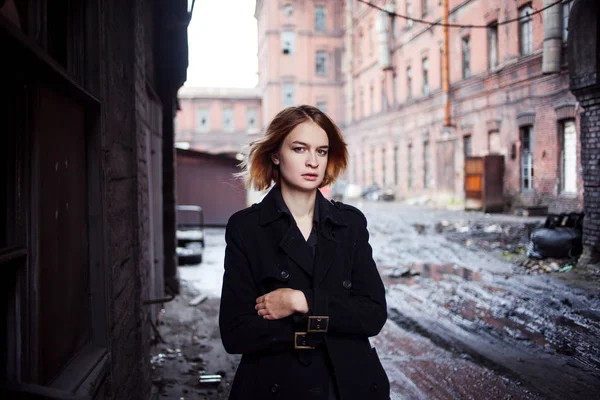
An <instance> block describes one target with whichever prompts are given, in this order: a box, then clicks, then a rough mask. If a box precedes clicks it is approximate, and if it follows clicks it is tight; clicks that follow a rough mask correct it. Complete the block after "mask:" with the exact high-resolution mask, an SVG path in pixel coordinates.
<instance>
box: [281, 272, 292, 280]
mask: <svg viewBox="0 0 600 400" xmlns="http://www.w3.org/2000/svg"><path fill="white" fill-rule="evenodd" d="M279 276H281V277H282V278H283V279H288V278H289V277H290V273H289V272H287V271H285V270H284V271H281V272H280V273H279Z"/></svg>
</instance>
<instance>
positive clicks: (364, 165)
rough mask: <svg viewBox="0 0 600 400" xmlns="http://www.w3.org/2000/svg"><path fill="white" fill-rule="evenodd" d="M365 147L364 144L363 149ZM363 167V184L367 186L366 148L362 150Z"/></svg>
mask: <svg viewBox="0 0 600 400" xmlns="http://www.w3.org/2000/svg"><path fill="white" fill-rule="evenodd" d="M364 148H365V147H364V146H363V149H364ZM360 164H361V167H362V184H363V186H367V152H366V150H365V151H363V152H362V157H361V163H360Z"/></svg>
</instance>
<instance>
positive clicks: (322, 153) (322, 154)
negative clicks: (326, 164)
mask: <svg viewBox="0 0 600 400" xmlns="http://www.w3.org/2000/svg"><path fill="white" fill-rule="evenodd" d="M317 152H318V153H319V155H321V156H326V155H327V150H318V151H317Z"/></svg>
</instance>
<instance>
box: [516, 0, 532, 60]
mask: <svg viewBox="0 0 600 400" xmlns="http://www.w3.org/2000/svg"><path fill="white" fill-rule="evenodd" d="M531 13H532V8H531V5H526V6H524V7H521V8H520V9H519V17H521V18H523V19H520V20H519V48H520V52H521V55H522V56H526V55H528V54H531V53H533V20H532V18H531Z"/></svg>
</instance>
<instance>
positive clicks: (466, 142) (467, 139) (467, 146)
mask: <svg viewBox="0 0 600 400" xmlns="http://www.w3.org/2000/svg"><path fill="white" fill-rule="evenodd" d="M463 153H464V156H465V158H468V157H471V156H472V155H473V149H472V148H471V135H465V136H463Z"/></svg>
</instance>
